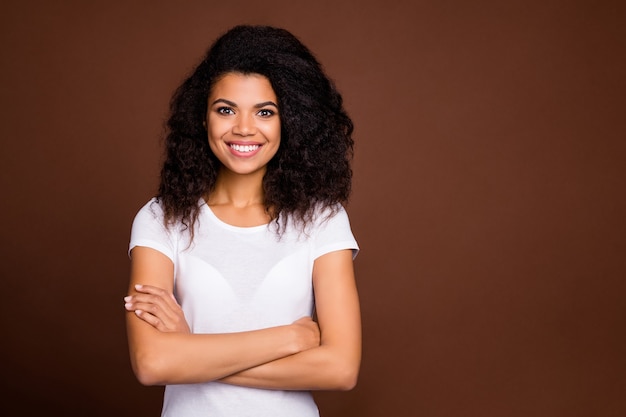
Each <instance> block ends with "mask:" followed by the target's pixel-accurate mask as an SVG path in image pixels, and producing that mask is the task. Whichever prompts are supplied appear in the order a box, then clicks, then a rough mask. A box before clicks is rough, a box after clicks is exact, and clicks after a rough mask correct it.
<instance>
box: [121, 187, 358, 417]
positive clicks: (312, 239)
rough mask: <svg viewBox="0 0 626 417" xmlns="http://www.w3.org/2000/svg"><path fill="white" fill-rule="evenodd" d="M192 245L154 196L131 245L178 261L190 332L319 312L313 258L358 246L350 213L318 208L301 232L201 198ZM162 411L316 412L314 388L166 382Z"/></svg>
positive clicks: (228, 416) (223, 415)
mask: <svg viewBox="0 0 626 417" xmlns="http://www.w3.org/2000/svg"><path fill="white" fill-rule="evenodd" d="M202 203H203V204H202V207H201V211H200V215H199V217H198V222H197V225H196V232H195V236H194V240H193V243H191V244H190V242H189V232H188V231H185V230H183V229H184V228H183V227H182V226H181V225H175V226H172V227H171V228H170V229H169V230H167V229H166V228H165V227H164V225H163V211H162V209H161V206H160V205H159V203H158V202H157V201H156V200H155V199H152V200H150V201H149V202H148V203H147V204H146V205H145V206H144V207H143V208H141V210H139V212H138V214H137V216H136V217H135V220H134V222H133V227H132V233H131V239H130V246H129V250H130V249H132V248H133V247H135V246H146V247H150V248H153V249H156V250H158V251H160V252H162V253H163V254H165V255H166V256H167V257H168V258H170V259H171V260H172V262H173V263H174V292H175V296H176V298H177V300H178V302H179V303H180V305H181V306H182V308H183V310H184V312H185V317H186V319H187V321H188V323H189V326H190V328H191V331H192V332H193V333H228V332H239V331H246V330H256V329H262V328H266V327H273V326H280V325H285V324H290V323H292V322H294V321H295V320H297V319H299V318H301V317H304V316H310V315H311V314H312V313H313V309H314V299H313V285H312V279H311V276H312V271H313V262H314V261H315V259H316V258H318V257H320V256H322V255H324V254H326V253H329V252H332V251H336V250H342V249H352V250H353V252H354V256H356V253H357V252H358V245H357V242H356V240H355V239H354V236H353V234H352V231H351V229H350V222H349V220H348V216H347V214H346V212H345V210H344V209H343V208H342V207H339V211H338V212H337V214H335V215H334V216H333V217H330V218H327V217H328V216H327V215H326V214H327V213H317V215H316V216H315V219H314V221H313V222H312V223H311V224H310V225H309V227H307V229H306V230H305V231H304V233H302V232H300V231H299V229H297V228H295V227H293V225H288V226H287V228H286V230H285V231H284V232H283V233H282V234H281V235H280V237H279V236H278V235H277V234H276V232H275V231H274V229H273V227H271V226H269V227H268V225H263V226H255V227H236V226H232V225H229V224H226V223H224V222H223V221H221V220H220V219H218V218H217V216H215V214H214V213H213V211H212V210H211V209H210V207H209V206H208V205H206V204H204V202H202ZM162 415H163V416H175V417H191V416H211V417H235V416H236V417H246V416H254V417H263V416H268V417H270V416H271V417H283V416H284V417H309V416H310V417H314V416H318V415H319V413H318V410H317V406H316V405H315V403H314V401H313V398H312V396H311V394H310V393H309V392H305V391H281V390H266V389H255V388H247V387H238V386H233V385H228V384H222V383H219V382H207V383H201V384H182V385H168V386H167V387H166V389H165V398H164V403H163V413H162Z"/></svg>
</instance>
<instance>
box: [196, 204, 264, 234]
mask: <svg viewBox="0 0 626 417" xmlns="http://www.w3.org/2000/svg"><path fill="white" fill-rule="evenodd" d="M201 202H202V203H203V209H204V212H206V213H207V215H208V216H209V218H210V219H211V220H212V221H213V222H214V223H216V224H218V225H219V226H221V227H223V228H224V229H228V230H232V231H235V232H240V233H255V232H259V231H261V230H264V229H267V227H268V223H266V224H261V225H258V226H235V225H232V224H230V223H226V222H225V221H223V220H222V219H220V218H219V217H217V215H216V214H215V213H214V212H213V209H212V208H211V206H209V204H208V203H207V202H206V200H204V198H202V199H201Z"/></svg>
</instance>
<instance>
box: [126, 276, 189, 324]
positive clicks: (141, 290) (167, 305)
mask: <svg viewBox="0 0 626 417" xmlns="http://www.w3.org/2000/svg"><path fill="white" fill-rule="evenodd" d="M135 290H137V294H134V295H129V296H126V297H124V301H125V303H126V304H125V305H124V307H125V308H126V310H127V311H134V312H135V314H136V315H137V317H139V318H140V319H141V320H143V321H145V322H146V323H148V324H149V325H151V326H152V327H154V328H155V329H157V330H159V331H161V332H174V333H191V331H190V329H189V325H188V324H187V320H186V319H185V313H184V312H183V309H182V308H181V307H180V305H179V304H178V302H177V301H176V298H174V294H172V293H171V292H169V291H166V290H164V289H162V288H158V287H153V286H151V285H135Z"/></svg>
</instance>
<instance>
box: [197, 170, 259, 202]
mask: <svg viewBox="0 0 626 417" xmlns="http://www.w3.org/2000/svg"><path fill="white" fill-rule="evenodd" d="M264 174H265V172H259V173H255V174H250V175H239V174H235V173H233V172H231V171H228V170H226V169H221V170H220V172H219V174H218V176H217V181H216V182H215V187H214V188H213V190H212V191H211V193H210V194H209V196H208V199H207V203H208V204H209V205H210V206H212V205H232V206H235V207H240V208H243V207H247V206H251V205H259V204H261V205H263V202H264V198H263V197H264V193H263V175H264Z"/></svg>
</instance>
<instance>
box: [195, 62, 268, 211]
mask: <svg viewBox="0 0 626 417" xmlns="http://www.w3.org/2000/svg"><path fill="white" fill-rule="evenodd" d="M277 101H278V100H277V99H276V94H275V93H274V90H273V89H272V86H271V84H270V82H269V80H268V79H267V78H266V77H264V76H261V75H256V74H250V75H244V74H239V73H229V74H226V75H224V76H223V77H222V78H221V79H220V80H219V81H217V82H216V83H215V85H214V86H213V89H212V90H211V95H210V96H209V103H211V105H210V106H209V109H208V111H207V116H206V125H207V130H208V139H209V146H210V147H211V151H212V152H213V154H215V156H216V157H217V158H218V159H219V161H220V163H221V164H222V169H223V170H229V171H232V173H237V174H252V173H256V174H257V175H260V178H258V182H261V181H262V179H263V178H262V177H263V175H264V174H265V171H266V165H267V163H268V162H269V161H270V160H271V159H272V158H273V157H274V155H275V154H276V152H277V151H278V147H279V145H280V117H279V115H278V105H277V104H276V102H277ZM209 204H211V202H209Z"/></svg>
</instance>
